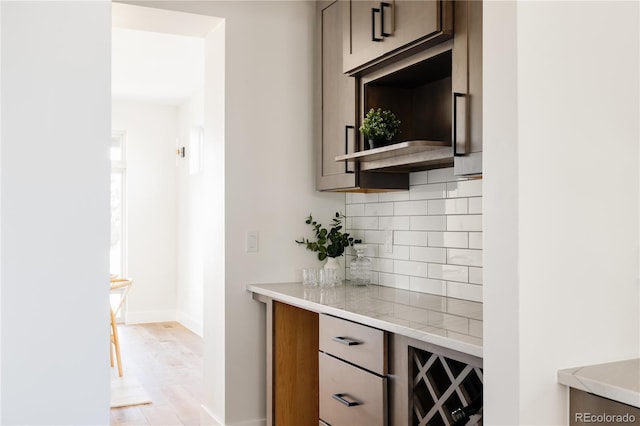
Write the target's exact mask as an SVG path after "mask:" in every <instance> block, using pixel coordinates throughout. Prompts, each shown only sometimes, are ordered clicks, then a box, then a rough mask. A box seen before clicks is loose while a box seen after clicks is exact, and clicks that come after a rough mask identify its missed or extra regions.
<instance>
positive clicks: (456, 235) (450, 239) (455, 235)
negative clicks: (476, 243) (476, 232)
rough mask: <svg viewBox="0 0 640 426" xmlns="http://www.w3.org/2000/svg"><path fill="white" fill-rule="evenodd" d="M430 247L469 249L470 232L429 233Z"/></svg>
mask: <svg viewBox="0 0 640 426" xmlns="http://www.w3.org/2000/svg"><path fill="white" fill-rule="evenodd" d="M428 239H429V246H430V247H453V248H468V247H469V233H468V232H429V237H428Z"/></svg>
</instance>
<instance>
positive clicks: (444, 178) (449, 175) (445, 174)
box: [427, 167, 457, 183]
mask: <svg viewBox="0 0 640 426" xmlns="http://www.w3.org/2000/svg"><path fill="white" fill-rule="evenodd" d="M427 176H428V178H427V179H428V180H427V182H428V183H437V182H452V181H455V180H457V178H456V177H455V176H454V174H453V167H448V168H446V169H434V170H428V171H427Z"/></svg>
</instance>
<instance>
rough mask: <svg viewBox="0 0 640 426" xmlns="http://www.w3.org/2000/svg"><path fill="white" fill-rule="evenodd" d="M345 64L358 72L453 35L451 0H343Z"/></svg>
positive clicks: (351, 72)
mask: <svg viewBox="0 0 640 426" xmlns="http://www.w3.org/2000/svg"><path fill="white" fill-rule="evenodd" d="M341 3H342V7H343V16H344V18H345V19H343V21H342V28H343V40H344V43H343V46H342V48H343V67H342V70H343V71H344V72H345V73H349V74H355V73H358V72H360V71H361V70H363V69H365V68H367V67H369V66H372V65H375V64H376V63H379V62H381V61H383V60H386V59H388V58H390V57H392V56H395V55H397V54H400V53H402V52H405V51H407V50H410V49H412V48H415V47H416V46H418V45H421V44H430V45H432V44H437V43H439V42H442V41H444V40H446V39H448V38H451V37H452V36H453V3H452V2H451V1H449V0H423V1H415V0H388V1H366V0H343V1H341Z"/></svg>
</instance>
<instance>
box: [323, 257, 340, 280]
mask: <svg viewBox="0 0 640 426" xmlns="http://www.w3.org/2000/svg"><path fill="white" fill-rule="evenodd" d="M324 269H335V270H336V277H337V279H338V281H339V282H340V281H342V279H343V273H342V265H340V262H339V261H338V258H337V257H327V262H326V263H325V264H324Z"/></svg>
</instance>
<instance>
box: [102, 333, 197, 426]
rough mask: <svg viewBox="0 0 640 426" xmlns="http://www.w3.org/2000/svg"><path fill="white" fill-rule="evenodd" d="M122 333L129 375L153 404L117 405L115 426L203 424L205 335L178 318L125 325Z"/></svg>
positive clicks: (112, 416)
mask: <svg viewBox="0 0 640 426" xmlns="http://www.w3.org/2000/svg"><path fill="white" fill-rule="evenodd" d="M118 332H119V336H120V347H121V351H122V364H123V367H124V374H125V375H127V374H132V375H133V376H135V377H136V378H137V379H138V380H139V381H140V383H141V384H142V386H144V388H145V390H146V391H147V393H148V394H149V396H150V397H151V400H152V401H153V403H151V404H148V405H139V406H134V407H125V408H112V409H111V424H112V425H156V426H160V425H162V426H164V425H197V424H199V421H200V404H201V403H202V400H203V384H202V338H200V337H199V336H197V335H195V334H193V333H192V332H191V331H189V330H188V329H186V328H185V327H183V326H182V325H180V324H178V323H176V322H167V323H156V324H138V325H122V324H121V325H119V326H118ZM114 368H115V367H114Z"/></svg>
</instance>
